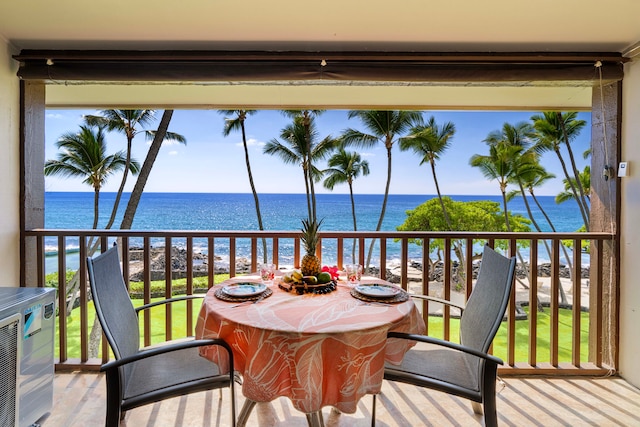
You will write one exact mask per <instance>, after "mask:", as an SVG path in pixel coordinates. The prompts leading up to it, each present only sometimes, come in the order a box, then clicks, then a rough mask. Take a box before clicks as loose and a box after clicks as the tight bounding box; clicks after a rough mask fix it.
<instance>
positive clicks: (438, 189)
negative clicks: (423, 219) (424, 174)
mask: <svg viewBox="0 0 640 427" xmlns="http://www.w3.org/2000/svg"><path fill="white" fill-rule="evenodd" d="M430 163H431V173H432V174H433V182H434V184H435V185H436V193H438V200H440V207H442V215H444V220H445V222H446V223H447V227H448V228H449V231H451V220H450V219H449V213H448V212H447V208H445V207H444V201H443V200H442V195H441V194H440V185H439V184H438V178H437V177H436V165H435V163H434V161H433V160H430Z"/></svg>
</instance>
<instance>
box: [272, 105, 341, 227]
mask: <svg viewBox="0 0 640 427" xmlns="http://www.w3.org/2000/svg"><path fill="white" fill-rule="evenodd" d="M305 122H306V119H305V117H303V116H297V117H295V118H294V119H293V122H292V123H291V124H289V125H287V126H285V127H284V128H283V129H282V130H281V131H280V138H281V140H278V139H276V138H274V139H272V140H270V141H269V142H267V143H266V144H265V146H264V149H263V152H264V153H265V154H269V155H272V156H277V157H280V159H281V160H282V161H283V162H284V163H286V164H295V165H300V166H301V167H302V172H303V174H304V184H305V189H306V194H307V210H308V213H309V216H308V218H309V220H310V221H311V220H313V219H315V215H314V211H313V206H314V205H315V200H314V197H315V194H314V193H313V192H312V190H311V189H312V181H313V182H318V181H319V180H320V179H322V171H321V170H320V169H318V168H317V167H316V166H315V165H314V162H315V161H318V160H322V159H324V158H326V157H327V155H329V153H330V152H331V151H332V150H333V149H334V148H335V147H336V146H337V145H338V142H339V140H338V139H335V138H333V137H331V136H330V135H329V136H326V137H325V138H323V139H322V140H320V141H318V142H316V141H317V140H318V138H319V134H318V130H317V129H316V126H315V122H314V120H313V118H309V122H308V123H305Z"/></svg>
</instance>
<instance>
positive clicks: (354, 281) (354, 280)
mask: <svg viewBox="0 0 640 427" xmlns="http://www.w3.org/2000/svg"><path fill="white" fill-rule="evenodd" d="M344 271H345V274H346V275H347V283H349V285H350V286H356V285H359V284H360V279H361V278H362V266H361V265H360V264H347V265H345V266H344Z"/></svg>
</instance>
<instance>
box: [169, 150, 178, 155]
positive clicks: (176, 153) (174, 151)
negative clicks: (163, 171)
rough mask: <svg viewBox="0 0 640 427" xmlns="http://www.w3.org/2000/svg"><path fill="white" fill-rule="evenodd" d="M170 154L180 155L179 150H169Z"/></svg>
mask: <svg viewBox="0 0 640 427" xmlns="http://www.w3.org/2000/svg"><path fill="white" fill-rule="evenodd" d="M169 155H170V156H177V155H178V152H177V151H176V150H173V151H169Z"/></svg>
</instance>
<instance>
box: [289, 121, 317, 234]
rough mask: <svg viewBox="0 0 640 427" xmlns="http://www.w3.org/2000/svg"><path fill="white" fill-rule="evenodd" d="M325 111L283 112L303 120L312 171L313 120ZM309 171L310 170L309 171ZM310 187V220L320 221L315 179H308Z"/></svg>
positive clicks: (309, 167) (308, 167)
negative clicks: (317, 209) (317, 210)
mask: <svg viewBox="0 0 640 427" xmlns="http://www.w3.org/2000/svg"><path fill="white" fill-rule="evenodd" d="M322 113H324V110H283V111H282V114H284V115H285V116H287V117H289V118H291V119H294V120H295V119H296V118H300V120H301V121H302V126H303V127H304V137H305V139H306V141H307V142H306V146H307V154H306V158H307V159H308V165H307V170H308V171H310V170H312V169H313V167H314V166H313V155H312V152H311V151H312V149H311V141H312V139H311V138H312V121H313V119H314V118H316V117H318V116H319V115H321V114H322ZM307 173H308V172H307ZM308 183H309V187H308V191H307V193H308V194H309V195H310V198H309V199H310V200H309V202H310V211H309V220H310V221H313V222H314V223H316V222H318V217H317V213H316V191H315V186H314V180H313V179H308Z"/></svg>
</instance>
